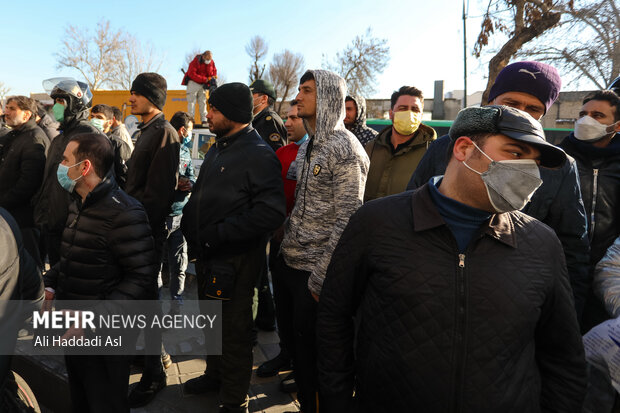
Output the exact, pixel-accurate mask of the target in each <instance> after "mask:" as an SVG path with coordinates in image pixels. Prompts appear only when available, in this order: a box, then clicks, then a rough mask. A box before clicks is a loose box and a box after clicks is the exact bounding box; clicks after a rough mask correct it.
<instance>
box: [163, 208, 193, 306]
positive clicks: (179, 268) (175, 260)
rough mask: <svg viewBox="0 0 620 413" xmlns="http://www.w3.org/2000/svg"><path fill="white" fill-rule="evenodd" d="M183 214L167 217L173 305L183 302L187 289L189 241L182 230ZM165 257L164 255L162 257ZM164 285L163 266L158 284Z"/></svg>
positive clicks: (167, 251)
mask: <svg viewBox="0 0 620 413" xmlns="http://www.w3.org/2000/svg"><path fill="white" fill-rule="evenodd" d="M182 217H183V215H177V216H173V217H170V216H169V217H166V231H167V237H166V245H165V247H164V254H167V255H166V257H167V258H168V274H170V283H169V285H168V287H169V288H170V299H171V300H172V303H171V305H174V304H176V305H181V304H183V290H184V289H185V270H187V243H186V242H185V238H184V237H183V233H182V232H181V218H182ZM162 259H163V257H162ZM162 285H163V282H162V275H161V267H160V270H159V275H158V276H157V286H158V287H159V288H160V289H161V287H162Z"/></svg>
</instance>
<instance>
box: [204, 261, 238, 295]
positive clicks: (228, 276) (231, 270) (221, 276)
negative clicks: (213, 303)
mask: <svg viewBox="0 0 620 413" xmlns="http://www.w3.org/2000/svg"><path fill="white" fill-rule="evenodd" d="M203 271H204V274H203V275H204V276H205V280H206V286H205V290H204V291H205V293H204V294H205V296H207V297H208V298H213V299H216V300H230V299H231V298H232V294H233V290H234V288H235V281H236V278H237V274H236V271H235V267H234V266H233V264H232V263H230V262H226V261H221V260H214V261H211V262H210V263H209V264H208V265H206V266H205V267H204V270H203Z"/></svg>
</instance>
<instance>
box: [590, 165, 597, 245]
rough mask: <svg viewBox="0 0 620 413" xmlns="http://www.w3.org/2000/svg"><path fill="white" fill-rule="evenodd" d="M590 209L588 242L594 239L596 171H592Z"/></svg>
mask: <svg viewBox="0 0 620 413" xmlns="http://www.w3.org/2000/svg"><path fill="white" fill-rule="evenodd" d="M592 172H593V174H592V178H593V179H592V209H591V210H590V231H589V232H590V242H592V239H593V238H594V226H595V225H596V218H595V217H596V215H595V210H596V197H597V193H598V169H593V170H592Z"/></svg>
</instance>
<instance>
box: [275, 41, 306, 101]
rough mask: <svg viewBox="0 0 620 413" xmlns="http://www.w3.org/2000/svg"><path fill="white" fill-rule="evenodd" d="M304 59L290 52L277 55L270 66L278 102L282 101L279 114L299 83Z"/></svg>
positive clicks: (286, 51) (285, 51)
mask: <svg viewBox="0 0 620 413" xmlns="http://www.w3.org/2000/svg"><path fill="white" fill-rule="evenodd" d="M304 65H305V62H304V57H303V56H302V55H301V54H299V53H297V54H295V53H293V52H291V51H290V50H284V51H283V52H282V53H279V54H275V55H274V56H273V60H272V62H271V63H270V64H269V78H270V79H271V83H273V87H274V88H275V90H276V100H277V99H280V102H279V104H278V109H277V112H278V113H280V111H281V110H282V104H283V103H284V102H285V101H286V100H287V99H288V97H289V94H290V92H291V91H293V90H295V86H296V85H297V83H298V82H299V78H300V77H301V75H302V72H303V69H304Z"/></svg>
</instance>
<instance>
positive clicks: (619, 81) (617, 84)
mask: <svg viewBox="0 0 620 413" xmlns="http://www.w3.org/2000/svg"><path fill="white" fill-rule="evenodd" d="M607 89H609V90H613V91H614V92H616V94H617V95H620V76H618V77H617V78H615V79H614V81H613V82H611V85H609V87H608V88H607Z"/></svg>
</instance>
